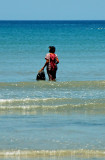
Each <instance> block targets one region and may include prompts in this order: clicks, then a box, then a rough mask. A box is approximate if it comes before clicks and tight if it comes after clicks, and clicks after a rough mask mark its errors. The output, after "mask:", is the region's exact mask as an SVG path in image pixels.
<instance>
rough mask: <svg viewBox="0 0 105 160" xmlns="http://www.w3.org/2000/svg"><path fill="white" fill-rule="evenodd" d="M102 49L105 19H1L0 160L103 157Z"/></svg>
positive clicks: (104, 58) (104, 56)
mask: <svg viewBox="0 0 105 160" xmlns="http://www.w3.org/2000/svg"><path fill="white" fill-rule="evenodd" d="M104 44H105V21H0V159H5V160H6V159H9V160H10V159H22V160H23V159H27V160H31V159H38V160H42V159H54V160H57V159H62V160H67V159H72V160H87V159H89V160H93V159H96V160H102V159H105V145H104V144H105V47H104ZM49 45H54V46H55V47H56V54H57V55H58V57H59V60H60V63H59V64H58V71H57V80H56V82H49V81H48V77H47V73H46V70H45V73H46V81H38V82H37V81H36V75H37V72H38V70H40V69H41V67H42V66H43V65H44V63H45V59H44V57H45V55H46V53H48V46H49Z"/></svg>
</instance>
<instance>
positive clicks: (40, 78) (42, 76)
mask: <svg viewBox="0 0 105 160" xmlns="http://www.w3.org/2000/svg"><path fill="white" fill-rule="evenodd" d="M45 79H46V77H45V72H44V70H43V71H41V72H39V73H38V74H37V76H36V80H45Z"/></svg>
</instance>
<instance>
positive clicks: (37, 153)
mask: <svg viewBox="0 0 105 160" xmlns="http://www.w3.org/2000/svg"><path fill="white" fill-rule="evenodd" d="M49 156H55V157H63V156H64V157H66V156H69V157H74V156H75V157H82V158H104V157H105V151H104V150H84V149H80V150H1V151H0V158H11V157H12V158H13V157H14V158H15V157H16V158H21V157H22V158H35V157H49Z"/></svg>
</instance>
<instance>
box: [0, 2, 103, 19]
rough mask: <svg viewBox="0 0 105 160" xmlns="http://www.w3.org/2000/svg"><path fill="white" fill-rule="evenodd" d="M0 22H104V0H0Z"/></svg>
mask: <svg viewBox="0 0 105 160" xmlns="http://www.w3.org/2000/svg"><path fill="white" fill-rule="evenodd" d="M0 20H105V0H0Z"/></svg>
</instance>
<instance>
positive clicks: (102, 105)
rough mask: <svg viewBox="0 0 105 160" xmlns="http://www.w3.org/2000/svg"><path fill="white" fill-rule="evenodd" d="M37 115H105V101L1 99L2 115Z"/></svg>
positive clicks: (0, 112)
mask: <svg viewBox="0 0 105 160" xmlns="http://www.w3.org/2000/svg"><path fill="white" fill-rule="evenodd" d="M6 112H7V113H19V114H23V113H24V114H25V113H26V114H31V113H32V114H37V113H49V112H51V113H59V114H62V113H63V114H70V113H71V112H77V113H83V112H85V113H87V114H105V99H89V100H85V99H75V98H74V99H72V98H45V99H1V100H0V114H3V113H6Z"/></svg>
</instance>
